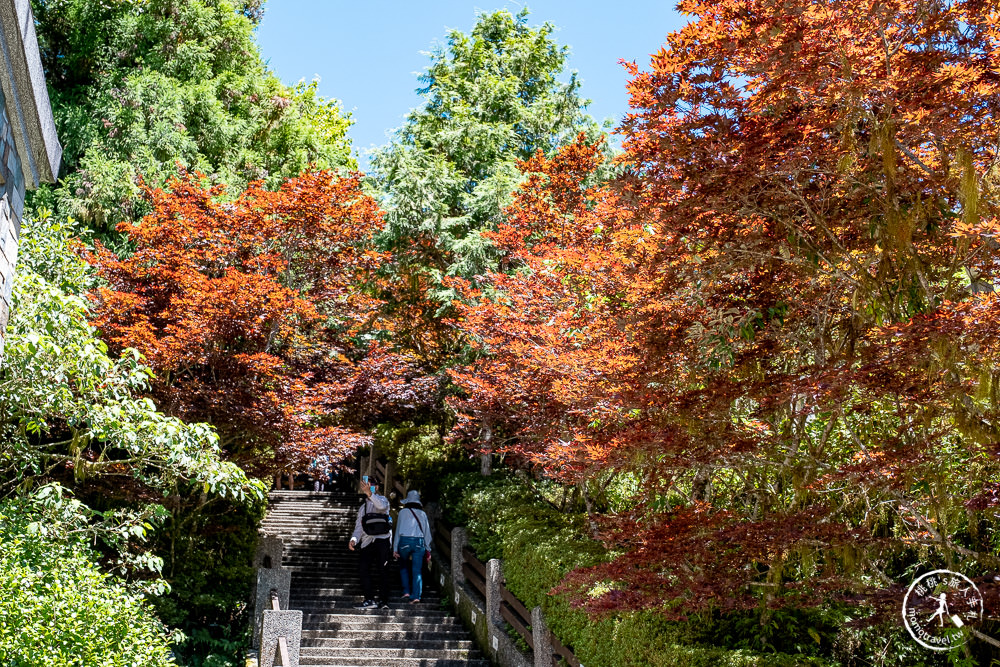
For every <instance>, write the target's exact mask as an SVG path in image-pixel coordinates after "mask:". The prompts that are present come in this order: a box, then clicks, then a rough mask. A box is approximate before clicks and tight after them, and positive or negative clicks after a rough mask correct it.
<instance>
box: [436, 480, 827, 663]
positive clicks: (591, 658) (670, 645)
mask: <svg viewBox="0 0 1000 667" xmlns="http://www.w3.org/2000/svg"><path fill="white" fill-rule="evenodd" d="M441 505H442V508H443V509H444V512H445V519H446V520H447V521H449V522H450V523H453V524H455V525H464V526H465V527H466V530H467V534H468V538H469V544H470V546H471V547H472V548H473V550H474V551H475V552H476V554H477V556H479V558H480V559H482V560H484V561H485V560H488V559H490V558H500V559H502V560H503V562H504V577H505V579H506V582H507V587H508V588H509V589H510V590H511V592H512V593H514V595H516V596H517V597H518V598H519V599H520V600H521V601H522V602H524V604H525V606H527V607H528V608H529V609H531V608H532V607H535V606H541V607H542V609H543V611H544V612H545V617H546V622H547V623H548V625H549V627H550V629H551V630H552V632H553V633H554V634H555V635H556V637H558V638H559V639H560V641H562V642H563V643H564V644H565V645H567V646H571V647H573V650H574V653H575V654H576V656H577V657H578V658H579V659H580V660H581V661H582V662H583V663H584V664H586V665H601V666H606V667H639V666H652V667H658V666H664V667H666V666H667V665H685V666H695V667H698V666H702V665H703V666H705V667H710V666H712V667H714V666H716V665H729V666H732V667H737V666H739V667H743V666H750V665H755V666H767V667H785V666H791V665H806V664H815V665H822V664H826V661H824V660H822V659H821V658H819V657H816V656H815V654H816V653H818V650H817V649H818V646H817V645H816V643H815V641H814V639H813V637H812V635H811V634H810V633H809V632H808V630H807V629H805V628H804V627H801V625H800V624H801V623H802V622H803V621H805V620H808V622H810V623H813V624H814V625H815V626H816V627H818V628H819V630H818V631H817V630H816V629H814V632H817V635H824V636H826V637H827V642H828V643H829V642H830V641H832V636H833V635H835V634H836V626H835V625H833V624H832V623H831V619H830V618H819V617H818V615H816V614H814V615H812V616H808V615H805V614H802V617H801V618H797V619H795V622H794V623H793V622H791V621H792V619H790V618H784V617H776V618H773V619H771V620H772V621H773V623H774V625H771V626H769V627H768V628H766V629H767V630H768V633H765V634H766V636H767V637H768V638H769V639H770V642H769V643H768V645H766V646H761V645H756V646H751V645H749V643H748V642H750V641H751V640H752V638H754V637H758V636H760V635H761V634H762V631H761V628H762V623H761V620H760V617H759V616H756V615H748V616H746V617H740V618H739V619H737V618H735V617H725V618H723V617H718V616H717V617H715V618H692V619H691V620H689V621H687V622H676V621H668V620H666V619H664V618H663V617H662V616H660V615H658V614H656V613H654V612H637V613H630V614H623V615H619V616H617V617H615V618H610V617H604V618H591V617H589V616H588V615H587V614H586V613H585V612H584V611H582V610H580V609H577V608H574V607H572V606H571V605H570V603H569V601H568V600H567V598H566V597H565V596H563V595H559V594H552V589H553V588H555V587H556V586H557V585H558V584H559V583H560V582H561V581H562V579H563V577H564V576H565V575H566V573H568V572H569V571H571V570H574V569H576V568H581V567H587V566H590V565H594V564H596V563H599V562H602V561H603V560H605V559H606V558H607V557H608V555H609V552H608V550H607V549H606V548H605V547H604V546H603V545H602V544H600V543H599V542H597V541H595V540H593V539H591V538H590V537H589V536H588V534H587V517H586V515H585V514H582V513H566V512H561V511H560V510H559V509H558V508H556V507H554V506H552V505H550V504H549V503H547V502H545V501H544V500H543V499H542V498H541V497H540V496H539V494H538V493H537V492H536V491H535V490H534V489H533V488H532V487H530V486H529V485H528V484H526V483H525V482H524V481H522V480H520V479H518V478H517V477H516V476H514V475H509V474H504V473H497V474H495V475H493V476H492V477H482V476H480V475H479V474H478V473H463V474H456V475H449V476H447V477H446V478H445V479H444V480H443V481H442V483H441ZM809 627H813V626H812V625H810V626H809ZM720 633H722V634H720ZM725 633H729V634H725ZM796 642H797V643H796ZM810 644H812V646H810ZM780 649H786V650H791V651H793V652H795V653H796V655H789V654H786V653H781V652H779V651H780ZM762 651H768V652H766V653H765V652H762ZM803 653H805V654H808V653H812V654H814V655H813V656H811V657H810V656H808V655H803Z"/></svg>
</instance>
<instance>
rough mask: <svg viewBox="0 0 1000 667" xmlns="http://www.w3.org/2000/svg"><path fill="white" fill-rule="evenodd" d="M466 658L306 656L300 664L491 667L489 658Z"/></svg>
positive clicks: (313, 666)
mask: <svg viewBox="0 0 1000 667" xmlns="http://www.w3.org/2000/svg"><path fill="white" fill-rule="evenodd" d="M474 655H475V657H470V658H467V659H464V660H454V659H451V658H393V659H392V661H391V662H386V660H385V658H370V657H367V656H359V657H353V658H352V657H348V658H343V659H340V660H338V661H337V662H331V661H330V660H326V659H324V658H322V657H308V658H306V657H304V658H302V660H301V661H300V662H299V664H300V665H303V666H306V665H308V667H387V666H388V665H392V667H490V662H489V660H484V659H483V658H482V657H481V656H479V655H476V654H474Z"/></svg>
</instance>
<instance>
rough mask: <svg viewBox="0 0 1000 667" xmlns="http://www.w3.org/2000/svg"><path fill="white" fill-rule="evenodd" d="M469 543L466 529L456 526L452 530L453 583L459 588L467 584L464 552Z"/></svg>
mask: <svg viewBox="0 0 1000 667" xmlns="http://www.w3.org/2000/svg"><path fill="white" fill-rule="evenodd" d="M468 543H469V538H468V537H467V536H466V534H465V528H462V527H461V526H456V527H455V528H452V529H451V581H452V583H453V584H454V585H455V588H458V587H459V585H460V584H464V583H465V571H464V570H463V569H462V564H463V563H465V556H464V555H463V554H462V550H463V549H465V545H466V544H468Z"/></svg>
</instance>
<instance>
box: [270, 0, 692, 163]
mask: <svg viewBox="0 0 1000 667" xmlns="http://www.w3.org/2000/svg"><path fill="white" fill-rule="evenodd" d="M525 4H527V7H528V9H529V10H530V11H531V15H530V16H529V18H528V22H529V23H530V24H531V25H538V24H541V23H543V22H545V21H549V22H551V23H553V24H554V25H555V26H557V28H559V30H558V31H557V32H556V33H555V39H556V40H557V41H558V42H559V43H560V44H566V45H569V47H570V49H571V55H570V59H569V63H568V65H569V67H568V69H575V70H577V72H578V73H579V77H580V79H582V81H583V86H582V95H583V97H585V98H589V99H591V100H593V101H592V103H591V105H590V107H589V112H590V114H591V115H592V116H594V117H595V118H597V119H598V120H603V119H604V118H611V119H612V120H613V121H614V122H615V123H616V124H617V121H618V120H619V119H620V118H621V117H622V115H624V114H625V112H626V111H627V108H628V100H627V97H626V94H625V81H626V76H625V71H624V70H623V68H622V67H621V65H619V64H618V60H619V59H620V58H621V59H625V60H628V61H630V60H635V61H636V62H638V63H639V64H640V65H643V64H648V63H649V54H651V53H653V52H655V51H656V50H657V49H659V47H660V45H661V44H662V43H663V41H664V37H665V36H666V35H667V33H668V32H670V31H671V30H674V29H676V28H679V27H680V26H682V25H683V24H684V23H685V22H686V19H684V18H683V17H681V16H680V15H679V14H678V13H677V12H676V11H675V10H674V9H673V7H674V1H673V0H666V1H664V2H655V1H649V2H628V1H620V2H598V1H596V0H578V1H576V2H570V1H569V0H536V1H535V2H530V3H520V2H513V1H510V2H499V1H497V2H494V3H492V4H489V3H485V4H484V3H483V2H470V1H464V2H463V1H462V0H430V1H424V2H419V1H415V0H369V1H368V2H365V1H364V0H360V1H359V0H354V1H353V2H342V1H341V0H269V1H268V2H267V5H266V13H265V15H264V20H263V22H262V23H261V25H260V27H259V28H258V34H257V36H258V40H259V42H260V47H261V52H262V54H263V56H264V58H265V59H266V60H267V61H268V62H269V64H270V66H271V68H272V69H273V70H274V71H275V72H276V73H277V75H278V76H279V77H280V78H281V80H282V81H284V82H285V83H288V84H292V83H295V82H296V81H298V80H300V79H303V78H304V79H306V80H307V81H308V80H311V79H312V78H313V77H314V76H319V77H320V93H321V94H322V95H323V96H324V97H335V98H337V99H340V100H341V101H343V103H344V108H345V109H347V110H348V111H351V112H352V113H353V117H354V121H355V124H354V126H353V127H352V128H351V131H350V134H351V138H352V140H353V142H354V147H355V149H357V150H358V152H359V153H361V164H362V168H364V167H365V166H366V165H367V159H366V158H365V151H366V150H367V149H370V148H373V147H377V146H381V145H383V144H385V143H386V142H387V141H388V133H389V132H390V131H391V130H392V129H394V128H396V127H399V126H400V125H401V124H402V122H403V119H404V117H405V116H406V114H407V113H408V112H409V110H410V109H412V108H414V107H416V106H419V104H420V102H421V98H420V97H419V96H418V95H417V94H416V93H415V92H414V90H415V89H416V88H417V86H418V82H417V75H418V74H419V73H420V72H422V71H423V70H424V69H425V68H426V66H427V65H428V63H429V62H430V61H429V59H428V57H427V55H426V54H425V53H421V52H426V51H430V50H431V49H432V48H433V46H434V45H435V44H436V43H441V42H443V41H444V37H445V34H446V32H447V30H448V29H450V28H458V29H459V30H462V31H463V32H469V31H470V30H471V28H472V26H473V25H474V24H475V21H476V13H477V11H492V10H495V9H502V8H507V9H509V10H510V11H511V12H514V13H516V12H518V11H520V10H521V9H522V8H523V7H524V6H525Z"/></svg>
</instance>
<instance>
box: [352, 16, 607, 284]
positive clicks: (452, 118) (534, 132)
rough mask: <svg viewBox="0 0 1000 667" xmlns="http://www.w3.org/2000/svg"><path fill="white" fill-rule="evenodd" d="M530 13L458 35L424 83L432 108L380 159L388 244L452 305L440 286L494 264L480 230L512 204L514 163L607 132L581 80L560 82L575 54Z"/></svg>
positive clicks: (491, 19)
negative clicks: (531, 21)
mask: <svg viewBox="0 0 1000 667" xmlns="http://www.w3.org/2000/svg"><path fill="white" fill-rule="evenodd" d="M527 15H528V14H527V11H522V12H521V13H519V14H518V15H517V16H513V15H511V14H510V12H508V11H506V10H501V11H497V12H493V13H483V14H480V16H479V19H478V21H477V22H476V25H475V27H474V28H473V30H472V33H471V34H470V35H466V34H464V33H462V32H460V31H457V30H455V31H452V32H451V33H450V34H449V35H448V38H447V47H446V48H441V49H438V50H437V51H435V52H434V53H433V54H432V56H431V61H432V62H431V65H430V67H429V68H428V69H427V71H426V72H425V73H424V75H423V76H422V77H421V81H422V82H423V84H424V87H423V88H422V89H420V91H419V92H420V93H421V94H422V95H423V96H424V97H425V98H426V102H425V104H424V106H423V107H421V108H419V109H417V110H415V111H413V112H412V113H411V114H410V115H409V116H408V117H407V120H406V123H405V124H404V125H403V127H402V128H401V129H400V130H399V131H398V132H397V135H396V138H395V139H394V140H393V141H392V143H390V144H389V145H388V146H386V147H385V148H383V149H382V150H381V151H380V152H378V153H377V154H376V155H375V156H374V158H373V160H372V164H373V167H374V171H375V172H376V175H377V178H378V180H379V182H380V185H381V187H382V189H383V191H384V192H385V193H386V199H385V201H386V205H387V218H386V228H385V232H384V234H383V236H382V238H381V239H380V240H381V242H382V243H383V244H384V245H385V246H386V247H387V248H390V249H395V250H398V251H400V254H399V258H400V261H402V262H404V263H413V264H415V265H417V266H419V267H420V268H421V270H423V271H425V272H426V273H427V275H428V276H429V277H430V278H431V280H432V283H433V284H435V285H436V287H435V288H434V289H435V290H436V295H437V298H438V299H440V300H441V301H443V302H447V301H449V300H450V298H451V292H450V291H448V290H446V289H444V288H442V287H441V285H440V280H441V278H442V277H444V276H452V275H457V276H464V277H472V276H475V275H477V274H480V273H482V272H483V271H484V270H485V268H486V267H488V266H492V265H493V264H494V263H495V251H494V250H493V246H492V244H491V243H490V242H489V241H488V240H486V239H485V238H484V237H482V235H481V233H482V231H483V230H488V229H491V228H493V227H494V226H495V225H496V224H497V223H498V222H499V221H500V220H501V215H502V210H503V208H504V207H505V206H506V205H507V204H509V203H510V201H511V199H510V193H511V192H512V191H513V190H514V189H515V187H516V185H517V183H518V182H519V180H520V178H521V174H520V171H519V170H518V169H517V161H518V160H524V159H527V158H529V157H531V156H532V155H534V153H535V152H536V151H542V152H543V153H546V154H551V153H552V152H553V151H554V150H556V149H557V148H558V147H560V146H563V145H565V144H567V143H569V142H571V141H572V140H573V139H574V138H575V137H576V135H577V134H578V133H579V132H581V131H586V132H588V133H589V134H592V135H594V136H596V135H597V134H598V133H599V132H600V130H599V128H598V127H597V125H596V124H595V123H594V121H593V120H592V119H591V118H590V117H589V116H586V115H585V114H584V113H583V108H584V107H585V106H586V104H587V102H586V100H581V99H580V97H579V95H578V91H579V82H578V81H577V80H576V75H575V73H574V74H571V75H570V77H569V81H567V82H565V83H561V82H560V81H559V77H560V76H561V74H562V72H563V67H564V64H565V61H566V56H567V53H568V49H567V47H564V46H563V47H561V46H559V45H557V44H556V42H555V41H554V40H553V39H552V32H553V31H554V29H555V28H554V27H553V26H552V25H551V24H548V23H546V24H544V25H542V26H539V27H531V26H528V25H527ZM407 251H409V252H407Z"/></svg>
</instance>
